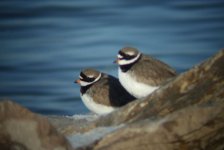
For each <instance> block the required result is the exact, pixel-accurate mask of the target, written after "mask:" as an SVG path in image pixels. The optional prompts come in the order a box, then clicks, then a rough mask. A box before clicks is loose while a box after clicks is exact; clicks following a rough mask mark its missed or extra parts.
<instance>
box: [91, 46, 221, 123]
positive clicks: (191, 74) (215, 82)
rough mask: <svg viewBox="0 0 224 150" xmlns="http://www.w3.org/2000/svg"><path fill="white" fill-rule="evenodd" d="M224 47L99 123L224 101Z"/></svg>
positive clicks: (132, 119)
mask: <svg viewBox="0 0 224 150" xmlns="http://www.w3.org/2000/svg"><path fill="white" fill-rule="evenodd" d="M223 97H224V50H221V51H220V52H218V53H217V54H216V55H215V56H213V57H211V58H210V59H208V60H206V61H204V62H203V63H201V64H199V65H197V66H195V67H193V68H192V69H190V70H189V71H187V72H184V73H182V74H180V75H179V76H177V77H176V78H175V79H173V80H172V81H170V82H169V83H167V84H166V85H164V86H163V87H161V88H160V89H158V90H156V91H155V92H153V93H152V94H151V95H149V96H148V97H146V98H145V99H140V100H137V101H133V102H131V103H129V104H128V105H126V106H124V107H122V108H121V109H120V110H119V111H116V112H113V113H111V114H109V115H107V116H103V117H101V118H99V119H98V121H96V122H95V123H96V126H108V125H109V126H110V125H118V124H122V123H130V122H135V121H138V120H142V119H145V118H149V117H155V116H156V117H163V116H166V115H167V114H170V113H172V112H174V111H177V110H180V109H182V108H185V107H188V106H191V105H194V104H204V103H220V105H223V103H224V100H223Z"/></svg>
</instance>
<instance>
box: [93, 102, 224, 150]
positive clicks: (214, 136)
mask: <svg viewBox="0 0 224 150" xmlns="http://www.w3.org/2000/svg"><path fill="white" fill-rule="evenodd" d="M223 140H224V106H219V105H217V106H201V107H199V106H191V107H189V108H185V109H182V110H180V111H175V112H174V113H171V114H169V115H167V116H166V117H164V118H159V119H156V120H155V119H154V120H151V119H145V120H141V121H138V122H133V123H131V124H128V125H127V126H125V127H123V128H121V129H118V130H117V131H115V132H113V133H110V134H108V135H107V136H105V137H103V138H102V139H101V140H99V141H98V142H97V143H96V144H95V145H92V149H94V150H95V149H97V150H120V149H122V150H123V149H128V150H136V149H138V150H173V149H181V150H182V149H183V150H192V149H194V150H196V149H198V150H201V149H204V150H206V149H207V150H211V149H212V150H214V149H220V150H222V149H223V148H224V143H223Z"/></svg>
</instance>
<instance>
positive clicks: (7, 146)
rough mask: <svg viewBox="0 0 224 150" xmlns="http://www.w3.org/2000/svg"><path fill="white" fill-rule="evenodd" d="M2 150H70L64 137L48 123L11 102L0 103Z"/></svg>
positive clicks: (0, 145)
mask: <svg viewBox="0 0 224 150" xmlns="http://www.w3.org/2000/svg"><path fill="white" fill-rule="evenodd" d="M0 149H1V150H69V149H72V148H71V146H70V144H69V143H68V141H67V140H66V139H65V138H64V136H62V135H60V134H59V133H58V132H57V130H56V129H55V128H54V127H53V126H52V125H51V124H50V123H49V122H48V120H47V118H45V117H42V116H39V115H37V114H34V113H32V112H30V111H29V110H27V109H26V108H23V107H21V106H20V105H18V104H16V103H13V102H11V101H3V102H0Z"/></svg>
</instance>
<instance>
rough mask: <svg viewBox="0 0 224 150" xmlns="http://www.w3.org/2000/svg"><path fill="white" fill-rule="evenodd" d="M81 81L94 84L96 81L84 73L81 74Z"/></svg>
mask: <svg viewBox="0 0 224 150" xmlns="http://www.w3.org/2000/svg"><path fill="white" fill-rule="evenodd" d="M80 77H81V78H80V80H82V81H85V82H93V81H94V80H95V78H90V77H87V76H86V75H85V74H84V73H82V72H81V73H80Z"/></svg>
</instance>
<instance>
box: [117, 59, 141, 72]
mask: <svg viewBox="0 0 224 150" xmlns="http://www.w3.org/2000/svg"><path fill="white" fill-rule="evenodd" d="M141 57H142V55H140V57H139V58H138V59H137V60H136V61H135V62H133V63H130V64H127V65H120V68H121V71H122V72H127V71H128V70H129V69H131V67H132V66H133V65H134V64H135V63H137V62H138V61H139V59H140V58H141Z"/></svg>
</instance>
